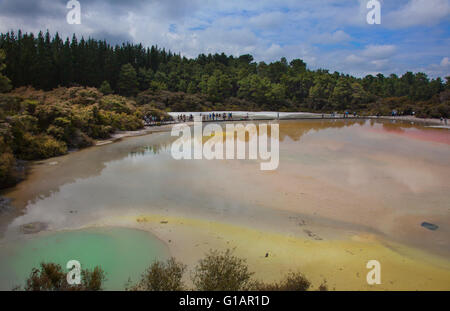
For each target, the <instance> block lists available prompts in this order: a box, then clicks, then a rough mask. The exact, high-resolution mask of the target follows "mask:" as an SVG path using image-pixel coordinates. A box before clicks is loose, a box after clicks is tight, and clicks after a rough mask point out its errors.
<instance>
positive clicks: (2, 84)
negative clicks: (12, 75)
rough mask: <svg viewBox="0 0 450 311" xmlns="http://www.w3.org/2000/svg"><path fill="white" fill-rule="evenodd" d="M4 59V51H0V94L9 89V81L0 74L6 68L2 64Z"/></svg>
mask: <svg viewBox="0 0 450 311" xmlns="http://www.w3.org/2000/svg"><path fill="white" fill-rule="evenodd" d="M5 58H6V54H5V51H3V50H0V93H4V92H8V91H9V90H10V89H11V80H9V79H8V77H6V76H4V75H2V73H1V72H2V71H3V69H5V67H6V65H5V64H4V61H5Z"/></svg>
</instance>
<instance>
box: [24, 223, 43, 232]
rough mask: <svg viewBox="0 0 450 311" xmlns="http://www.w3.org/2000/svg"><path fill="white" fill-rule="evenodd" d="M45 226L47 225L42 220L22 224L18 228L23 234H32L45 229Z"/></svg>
mask: <svg viewBox="0 0 450 311" xmlns="http://www.w3.org/2000/svg"><path fill="white" fill-rule="evenodd" d="M47 227H48V225H47V224H46V223H43V222H30V223H29V224H25V225H22V226H21V227H20V229H21V231H22V232H23V233H25V234H33V233H38V232H41V231H43V230H45V229H47Z"/></svg>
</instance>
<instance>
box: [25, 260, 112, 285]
mask: <svg viewBox="0 0 450 311" xmlns="http://www.w3.org/2000/svg"><path fill="white" fill-rule="evenodd" d="M105 279H106V278H105V272H104V271H103V270H102V269H101V268H100V267H95V268H94V269H93V270H92V271H89V270H87V269H85V270H82V271H81V284H80V285H70V284H68V283H67V274H66V273H65V272H64V271H63V270H62V268H61V266H60V265H58V264H55V263H41V265H40V268H34V269H33V270H32V271H31V274H30V276H29V277H28V279H27V280H26V284H25V291H82V290H83V291H99V290H102V284H103V282H104V281H105Z"/></svg>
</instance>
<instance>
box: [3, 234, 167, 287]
mask: <svg viewBox="0 0 450 311" xmlns="http://www.w3.org/2000/svg"><path fill="white" fill-rule="evenodd" d="M11 244H13V245H7V246H6V249H7V251H2V253H3V255H2V258H0V260H1V268H0V271H1V275H2V277H1V280H0V286H1V288H0V289H2V290H8V289H11V288H13V287H14V286H16V285H23V284H24V282H25V279H26V278H27V277H28V276H29V274H30V272H31V270H32V268H33V267H38V266H39V264H40V263H41V262H55V263H58V264H60V265H61V266H62V267H63V269H64V271H66V269H65V267H66V264H67V262H68V261H70V260H78V261H79V262H80V263H81V266H82V269H86V268H88V269H92V268H94V267H95V266H97V265H99V266H101V267H102V268H103V270H105V272H106V278H107V280H106V282H105V286H104V287H105V289H107V290H120V289H123V288H124V285H125V283H126V282H127V280H128V278H131V279H132V280H133V281H137V280H138V279H139V276H140V275H141V273H142V272H144V271H145V269H146V268H147V267H148V266H149V265H150V264H151V263H152V262H154V261H155V260H165V259H167V258H168V256H169V254H168V250H167V248H166V246H165V245H164V244H163V243H162V242H161V241H160V240H158V239H157V238H155V237H153V236H152V235H151V234H149V233H148V232H145V231H140V230H133V229H125V228H98V229H97V228H96V229H87V230H78V231H63V232H56V233H51V234H43V235H39V236H36V237H34V238H30V239H27V240H22V241H19V242H17V241H15V242H14V243H11Z"/></svg>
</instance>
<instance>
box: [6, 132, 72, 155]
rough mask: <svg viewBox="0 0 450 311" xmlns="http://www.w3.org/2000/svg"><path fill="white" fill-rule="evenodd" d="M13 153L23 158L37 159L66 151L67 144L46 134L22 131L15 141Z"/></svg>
mask: <svg viewBox="0 0 450 311" xmlns="http://www.w3.org/2000/svg"><path fill="white" fill-rule="evenodd" d="M14 151H15V153H16V154H17V156H18V157H19V158H20V159H23V160H39V159H46V158H51V157H56V156H60V155H63V154H66V153H67V145H66V143H64V142H61V141H58V140H56V139H54V138H53V137H51V136H49V135H46V134H39V135H32V134H30V133H28V132H26V133H24V134H23V135H22V137H21V140H20V141H16V142H15V150H14Z"/></svg>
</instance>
